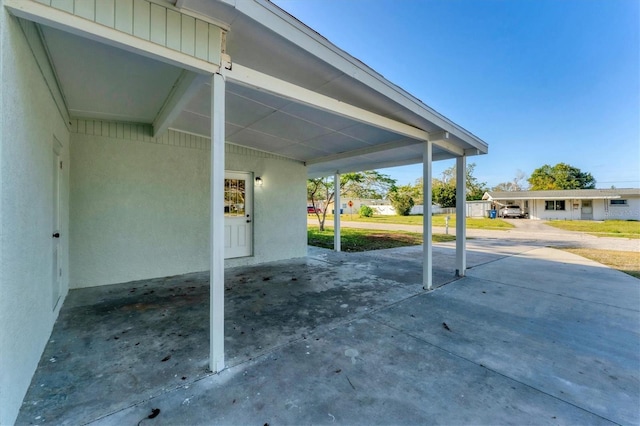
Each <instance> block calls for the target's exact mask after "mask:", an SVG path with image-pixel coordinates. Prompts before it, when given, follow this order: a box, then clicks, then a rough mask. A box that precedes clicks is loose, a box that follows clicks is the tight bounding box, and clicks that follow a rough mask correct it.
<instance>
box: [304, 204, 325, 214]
mask: <svg viewBox="0 0 640 426" xmlns="http://www.w3.org/2000/svg"><path fill="white" fill-rule="evenodd" d="M312 213H322V209H320V208H316V207H313V206H307V214H312Z"/></svg>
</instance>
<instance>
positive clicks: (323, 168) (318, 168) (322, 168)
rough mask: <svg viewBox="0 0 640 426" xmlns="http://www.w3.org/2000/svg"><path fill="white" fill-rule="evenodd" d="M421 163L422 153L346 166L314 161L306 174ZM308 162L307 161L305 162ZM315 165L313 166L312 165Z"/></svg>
mask: <svg viewBox="0 0 640 426" xmlns="http://www.w3.org/2000/svg"><path fill="white" fill-rule="evenodd" d="M449 159H451V156H450V155H448V154H446V153H440V154H434V155H433V158H432V161H441V160H449ZM420 163H422V153H420V154H418V155H417V156H416V157H415V158H409V159H404V160H390V161H387V162H380V161H364V162H362V163H357V164H354V165H351V166H348V167H344V168H343V167H335V166H333V165H331V164H330V163H327V164H324V163H316V164H314V165H311V166H310V167H308V169H307V170H308V171H307V175H308V177H310V178H319V177H326V176H330V175H333V174H334V173H335V172H336V170H337V171H338V172H339V173H353V172H361V171H363V170H374V169H385V168H387V167H400V166H408V165H411V164H420ZM307 164H309V163H307ZM314 166H315V167H314Z"/></svg>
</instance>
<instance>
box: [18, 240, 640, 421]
mask: <svg viewBox="0 0 640 426" xmlns="http://www.w3.org/2000/svg"><path fill="white" fill-rule="evenodd" d="M421 256H422V253H421V248H420V247H404V248H400V249H392V250H381V251H376V252H368V253H353V254H351V253H334V252H331V251H328V250H322V249H316V248H310V251H309V256H308V257H307V258H304V259H297V260H291V261H287V262H275V263H270V264H264V265H260V266H255V267H240V268H232V269H227V271H226V274H225V276H226V283H225V284H226V285H225V287H226V296H225V301H226V302H225V309H226V311H225V335H226V339H225V345H226V349H225V352H226V356H227V367H228V368H227V369H225V370H224V371H222V372H221V373H219V374H210V373H208V372H207V371H206V366H207V356H208V353H207V350H208V297H209V296H208V276H207V274H206V273H195V274H188V275H184V276H177V277H167V278H159V279H154V280H146V281H140V282H134V283H125V284H118V285H114V286H107V287H98V288H88V289H80V290H72V291H71V293H70V294H69V297H68V299H67V301H66V303H65V305H64V306H63V308H62V311H61V313H60V317H59V319H58V321H57V322H56V324H55V327H54V330H53V334H52V336H51V339H50V342H49V344H48V345H47V347H46V349H45V352H44V354H43V356H42V360H41V362H40V365H39V367H38V370H37V372H36V374H35V376H34V378H33V381H32V384H31V387H30V390H29V393H28V394H27V396H26V398H25V400H24V404H23V407H22V410H21V412H20V416H19V418H18V424H95V425H122V424H138V425H151V424H168V425H175V424H194V425H208V424H225V425H226V424H239V425H246V424H253V425H264V424H269V425H281V424H289V425H299V424H344V425H354V424H366V425H370V424H554V425H556V424H639V423H640V411H639V407H640V334H639V333H638V328H639V325H640V311H639V310H640V308H639V307H640V287H639V286H638V280H637V279H635V278H633V277H630V276H628V275H626V274H623V273H620V272H617V271H614V270H611V269H609V268H606V267H603V266H602V265H599V264H597V263H595V262H592V261H589V260H586V259H584V258H581V257H579V256H575V255H573V254H571V253H566V252H562V251H558V250H554V249H550V248H545V247H539V246H537V245H531V244H527V243H523V242H520V241H515V240H511V241H510V244H506V243H505V242H504V240H490V239H478V240H470V242H469V252H468V262H469V266H470V267H471V268H470V269H469V271H468V275H467V276H466V277H465V278H462V279H459V280H454V279H453V271H454V268H455V266H454V264H455V250H454V249H453V248H451V247H448V246H446V245H436V247H434V265H435V266H434V268H435V270H434V281H435V282H436V283H437V284H436V285H437V286H438V288H437V289H436V290H434V291H432V292H424V291H423V290H422V287H421V268H422V265H421ZM157 410H159V411H157ZM153 413H155V414H156V416H155V417H154V418H149V416H150V415H152V414H153Z"/></svg>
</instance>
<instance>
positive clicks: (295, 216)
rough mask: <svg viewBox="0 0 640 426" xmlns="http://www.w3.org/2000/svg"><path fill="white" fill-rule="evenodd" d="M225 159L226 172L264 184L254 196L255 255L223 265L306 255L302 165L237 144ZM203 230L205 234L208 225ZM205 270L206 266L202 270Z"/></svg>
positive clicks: (230, 146) (237, 264) (303, 170)
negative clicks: (249, 174) (240, 173)
mask: <svg viewBox="0 0 640 426" xmlns="http://www.w3.org/2000/svg"><path fill="white" fill-rule="evenodd" d="M225 159H226V169H227V170H233V171H249V172H253V173H254V176H260V177H261V178H262V181H263V182H264V184H263V185H262V186H261V187H256V188H255V192H254V194H253V205H254V208H253V219H254V228H253V235H254V237H253V241H254V255H253V256H252V257H243V258H237V259H228V260H226V261H225V266H227V267H232V266H240V265H252V264H257V263H263V262H271V261H274V260H281V259H292V258H296V257H304V256H306V255H307V216H306V213H305V212H306V200H307V169H306V168H305V167H304V165H302V164H301V163H298V162H296V161H291V160H288V159H285V158H282V157H277V156H274V155H270V154H267V153H264V152H260V151H254V150H251V149H247V148H242V147H239V146H236V145H227V149H226V155H225ZM207 191H208V185H207ZM208 199H209V198H208V197H207V200H208ZM205 231H206V233H207V234H208V232H209V226H208V224H207V228H206V230H205ZM207 247H208V246H207ZM207 253H208V248H207ZM208 268H209V266H208V264H207V267H206V268H205V269H208Z"/></svg>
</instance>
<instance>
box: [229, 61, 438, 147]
mask: <svg viewBox="0 0 640 426" xmlns="http://www.w3.org/2000/svg"><path fill="white" fill-rule="evenodd" d="M222 73H223V74H224V75H225V77H226V78H227V79H229V80H231V81H233V82H235V83H239V84H242V85H245V86H248V87H253V88H255V89H258V90H262V91H265V92H269V93H272V94H275V95H278V96H280V97H283V98H285V99H290V100H292V101H294V102H299V103H302V104H305V105H308V106H311V107H313V108H318V109H320V110H323V111H326V112H329V113H332V114H336V115H339V116H342V117H345V118H349V119H351V120H355V121H357V122H360V123H364V124H367V125H370V126H373V127H376V128H378V129H383V130H387V131H389V132H393V133H396V134H398V135H401V136H404V137H408V138H412V139H416V140H417V141H426V140H428V138H429V133H428V132H426V131H424V130H421V129H418V128H416V127H413V126H410V125H408V124H405V123H401V122H399V121H395V120H392V119H390V118H388V117H385V116H382V115H379V114H375V113H373V112H371V111H367V110H365V109H362V108H359V107H356V106H353V105H350V104H347V103H344V102H340V101H339V100H337V99H334V98H330V97H328V96H325V95H322V94H320V93H316V92H314V91H312V90H309V89H305V88H304V87H300V86H297V85H295V84H292V83H289V82H286V81H284V80H280V79H278V78H275V77H272V76H270V75H267V74H264V73H261V72H259V71H256V70H253V69H251V68H248V67H245V66H243V65H240V64H238V63H234V64H233V66H232V67H231V69H230V70H226V69H225V70H222Z"/></svg>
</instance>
